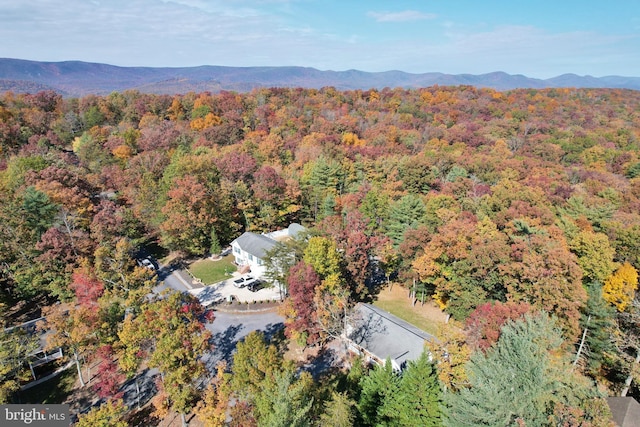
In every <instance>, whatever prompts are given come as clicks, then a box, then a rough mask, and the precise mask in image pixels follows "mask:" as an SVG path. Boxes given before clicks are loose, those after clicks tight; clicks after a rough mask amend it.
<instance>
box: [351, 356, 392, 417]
mask: <svg viewBox="0 0 640 427" xmlns="http://www.w3.org/2000/svg"><path fill="white" fill-rule="evenodd" d="M399 382H400V378H399V377H398V375H397V374H396V373H395V372H394V371H393V367H392V366H391V360H389V359H387V361H386V362H385V364H384V366H376V367H375V368H374V369H373V370H372V371H371V372H369V375H367V376H365V377H362V380H361V381H360V384H361V388H362V391H361V393H360V401H359V402H358V410H359V412H360V415H361V417H362V420H363V423H364V425H366V426H377V425H387V424H388V422H389V421H390V420H391V417H390V413H391V412H390V409H391V408H390V407H389V405H390V404H391V402H392V399H393V395H394V394H395V393H397V392H398V387H399Z"/></svg>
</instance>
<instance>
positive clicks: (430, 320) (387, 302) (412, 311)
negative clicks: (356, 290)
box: [373, 285, 447, 335]
mask: <svg viewBox="0 0 640 427" xmlns="http://www.w3.org/2000/svg"><path fill="white" fill-rule="evenodd" d="M407 295H408V291H407V290H406V289H405V288H402V287H401V286H399V285H396V286H394V287H393V289H391V290H389V288H386V289H383V290H382V291H380V294H379V295H378V300H377V301H376V302H374V303H373V305H375V306H376V307H380V308H381V309H383V310H386V311H388V312H389V313H391V314H393V315H394V316H397V317H399V318H401V319H402V320H404V321H405V322H409V323H411V324H412V325H414V326H417V327H418V328H420V329H422V330H423V331H425V332H428V333H430V334H432V335H435V334H436V333H437V332H438V330H439V329H440V325H442V324H444V322H445V321H446V319H447V315H446V314H445V313H444V312H443V311H442V310H440V309H439V308H437V307H436V306H435V304H434V303H433V302H426V303H425V304H424V305H422V304H421V303H420V302H416V305H411V300H410V299H409V298H408V297H407Z"/></svg>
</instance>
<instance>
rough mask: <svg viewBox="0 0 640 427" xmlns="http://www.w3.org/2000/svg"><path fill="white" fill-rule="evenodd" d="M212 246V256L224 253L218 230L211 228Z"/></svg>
mask: <svg viewBox="0 0 640 427" xmlns="http://www.w3.org/2000/svg"><path fill="white" fill-rule="evenodd" d="M210 238H211V245H210V246H209V252H210V253H211V255H217V254H219V253H220V252H222V247H221V246H220V240H219V239H218V234H217V233H216V229H215V228H214V227H211V237H210Z"/></svg>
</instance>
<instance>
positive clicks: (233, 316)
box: [204, 309, 284, 372]
mask: <svg viewBox="0 0 640 427" xmlns="http://www.w3.org/2000/svg"><path fill="white" fill-rule="evenodd" d="M215 316H216V317H215V319H214V321H213V323H207V325H206V328H207V329H208V330H209V331H211V333H212V334H213V346H214V348H213V351H212V352H211V353H209V354H207V355H206V356H205V357H204V362H205V363H206V365H207V368H208V369H209V372H215V370H214V368H215V365H216V364H217V363H218V362H219V361H221V360H226V361H227V364H231V360H232V357H233V353H234V351H235V349H236V344H238V341H240V340H241V339H242V338H244V337H245V336H247V334H249V332H252V331H262V332H264V334H265V336H266V337H267V338H268V339H270V338H272V337H273V336H274V335H275V334H277V333H278V332H279V331H280V330H281V329H282V328H283V327H284V323H283V322H284V318H283V317H282V316H280V315H278V313H276V310H275V309H274V310H271V311H262V312H252V313H225V312H222V311H216V312H215Z"/></svg>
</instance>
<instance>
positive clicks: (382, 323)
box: [347, 304, 435, 366]
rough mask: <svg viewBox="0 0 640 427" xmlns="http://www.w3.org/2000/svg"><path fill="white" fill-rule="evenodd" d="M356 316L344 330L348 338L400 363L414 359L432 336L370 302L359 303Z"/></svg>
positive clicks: (383, 357)
mask: <svg viewBox="0 0 640 427" xmlns="http://www.w3.org/2000/svg"><path fill="white" fill-rule="evenodd" d="M355 310H356V313H357V319H356V320H354V321H353V322H352V325H350V327H349V328H348V330H347V336H348V338H349V339H350V340H351V341H353V342H354V343H355V344H357V345H359V346H360V347H362V348H364V349H365V350H367V351H368V352H369V353H371V354H373V355H374V356H376V357H377V358H378V359H380V360H386V359H387V358H390V359H392V360H395V361H396V362H397V364H398V365H399V366H402V364H403V363H404V362H407V361H411V360H417V359H418V358H419V357H420V355H421V354H422V352H423V351H424V346H425V343H426V342H427V341H431V340H435V337H433V336H432V335H430V334H428V333H426V332H424V331H423V330H421V329H418V328H416V327H415V326H413V325H411V324H409V323H407V322H405V321H404V320H402V319H400V318H398V317H396V316H394V315H393V314H391V313H388V312H386V311H384V310H381V309H379V308H377V307H374V306H372V305H369V304H358V305H357V306H356V308H355Z"/></svg>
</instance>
